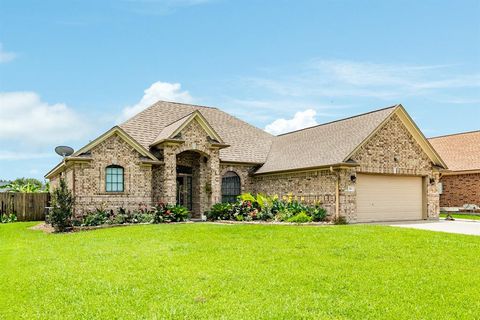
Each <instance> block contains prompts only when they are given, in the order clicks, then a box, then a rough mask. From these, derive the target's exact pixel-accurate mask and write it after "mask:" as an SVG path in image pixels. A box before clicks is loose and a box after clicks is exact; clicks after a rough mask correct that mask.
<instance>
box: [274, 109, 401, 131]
mask: <svg viewBox="0 0 480 320" xmlns="http://www.w3.org/2000/svg"><path fill="white" fill-rule="evenodd" d="M400 107H401V108H403V106H402V105H401V104H396V105H393V106H389V107H385V108H381V109H376V110H372V111H368V112H365V113H361V114H357V115H353V116H350V117H347V118H342V119H338V120H333V121H330V122H325V123H320V124H317V125H314V126H311V127H307V128H303V129H298V130H294V131H290V132H286V133H282V134H279V135H277V137H280V136H286V135H289V134H292V133H296V132H299V131H304V130H309V129H315V128H318V127H322V126H326V125H330V124H335V123H337V122H341V121H346V120H351V119H355V118H358V117H363V116H368V115H369V114H372V113H376V112H382V111H385V110H388V109H392V112H393V111H394V110H396V109H397V108H400Z"/></svg>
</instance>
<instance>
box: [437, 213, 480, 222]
mask: <svg viewBox="0 0 480 320" xmlns="http://www.w3.org/2000/svg"><path fill="white" fill-rule="evenodd" d="M451 216H452V217H453V218H455V219H469V220H480V215H473V214H455V213H454V214H452V215H451ZM446 217H447V214H446V213H440V218H446Z"/></svg>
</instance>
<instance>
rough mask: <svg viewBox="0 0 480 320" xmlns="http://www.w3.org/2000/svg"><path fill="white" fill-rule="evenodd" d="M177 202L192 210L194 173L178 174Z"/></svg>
mask: <svg viewBox="0 0 480 320" xmlns="http://www.w3.org/2000/svg"><path fill="white" fill-rule="evenodd" d="M177 204H178V205H181V206H184V207H186V208H187V209H188V210H190V211H192V175H188V174H180V175H178V176H177Z"/></svg>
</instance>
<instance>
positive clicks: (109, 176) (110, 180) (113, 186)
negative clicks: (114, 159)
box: [105, 166, 123, 192]
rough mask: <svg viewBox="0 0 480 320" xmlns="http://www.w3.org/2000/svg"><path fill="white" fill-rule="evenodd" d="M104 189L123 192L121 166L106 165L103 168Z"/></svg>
mask: <svg viewBox="0 0 480 320" xmlns="http://www.w3.org/2000/svg"><path fill="white" fill-rule="evenodd" d="M105 191H107V192H123V168H122V167H120V166H108V167H107V168H106V170H105Z"/></svg>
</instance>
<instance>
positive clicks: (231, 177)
mask: <svg viewBox="0 0 480 320" xmlns="http://www.w3.org/2000/svg"><path fill="white" fill-rule="evenodd" d="M240 192H241V186H240V177H239V176H238V175H237V174H236V173H235V172H233V171H228V172H227V173H225V174H224V175H223V177H222V202H235V201H237V197H238V196H239V195H240Z"/></svg>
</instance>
